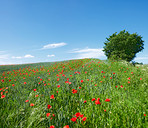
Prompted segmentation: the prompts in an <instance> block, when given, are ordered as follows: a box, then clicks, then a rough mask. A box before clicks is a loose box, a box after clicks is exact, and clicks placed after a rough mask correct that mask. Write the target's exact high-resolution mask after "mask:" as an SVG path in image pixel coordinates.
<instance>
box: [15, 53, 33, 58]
mask: <svg viewBox="0 0 148 128" xmlns="http://www.w3.org/2000/svg"><path fill="white" fill-rule="evenodd" d="M33 57H34V56H32V55H30V54H27V55H25V56H12V59H22V58H33Z"/></svg>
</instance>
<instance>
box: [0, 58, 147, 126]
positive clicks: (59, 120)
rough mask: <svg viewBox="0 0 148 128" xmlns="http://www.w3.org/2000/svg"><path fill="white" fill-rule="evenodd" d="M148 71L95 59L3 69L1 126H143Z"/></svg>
mask: <svg viewBox="0 0 148 128" xmlns="http://www.w3.org/2000/svg"><path fill="white" fill-rule="evenodd" d="M4 69H5V72H4ZM142 69H145V70H142ZM147 73H148V72H147V66H144V67H142V66H139V67H137V66H135V67H134V66H131V65H130V64H129V65H128V64H124V63H122V62H116V61H115V62H114V61H113V62H112V61H110V60H107V61H102V60H98V59H80V60H70V61H64V62H57V63H42V64H41V63H39V64H32V65H27V66H26V65H16V66H12V67H11V66H7V67H5V68H4V67H3V68H1V74H0V76H1V78H0V92H1V99H0V117H1V119H0V127H1V128H54V127H55V128H63V127H64V126H65V127H64V128H68V126H69V127H70V128H119V127H120V128H146V127H147V126H148V118H147V115H148V99H147V97H148V75H147ZM93 98H95V99H94V101H92V99H93ZM98 98H100V100H99V99H98ZM27 100H28V101H27ZM66 125H68V126H67V127H66Z"/></svg>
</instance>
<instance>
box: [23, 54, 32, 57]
mask: <svg viewBox="0 0 148 128" xmlns="http://www.w3.org/2000/svg"><path fill="white" fill-rule="evenodd" d="M33 57H34V56H32V55H30V54H27V55H25V56H24V58H33Z"/></svg>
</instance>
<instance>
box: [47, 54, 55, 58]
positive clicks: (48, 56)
mask: <svg viewBox="0 0 148 128" xmlns="http://www.w3.org/2000/svg"><path fill="white" fill-rule="evenodd" d="M54 56H55V55H53V54H52V55H47V57H54Z"/></svg>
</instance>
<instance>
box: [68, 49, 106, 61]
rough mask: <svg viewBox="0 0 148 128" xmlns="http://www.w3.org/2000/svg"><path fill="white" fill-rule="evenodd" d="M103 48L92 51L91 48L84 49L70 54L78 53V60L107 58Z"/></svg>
mask: <svg viewBox="0 0 148 128" xmlns="http://www.w3.org/2000/svg"><path fill="white" fill-rule="evenodd" d="M102 50H103V48H100V49H91V48H84V49H74V50H72V51H70V52H69V53H78V55H77V57H76V58H77V59H82V58H101V57H105V54H104V52H103V51H102Z"/></svg>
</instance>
